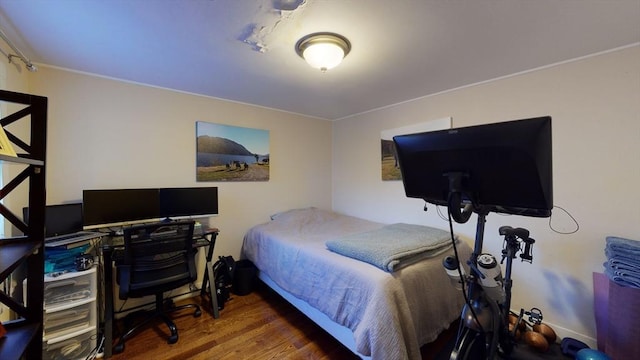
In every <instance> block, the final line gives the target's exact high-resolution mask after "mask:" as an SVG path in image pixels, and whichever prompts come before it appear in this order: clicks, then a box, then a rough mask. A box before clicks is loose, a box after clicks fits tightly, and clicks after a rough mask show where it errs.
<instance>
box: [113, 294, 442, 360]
mask: <svg viewBox="0 0 640 360" xmlns="http://www.w3.org/2000/svg"><path fill="white" fill-rule="evenodd" d="M195 299H199V298H193V299H190V300H191V301H192V302H193V301H194V300H195ZM196 301H199V300H196ZM187 302H189V301H187ZM173 319H174V320H175V323H176V326H177V327H178V334H179V340H178V342H177V343H176V344H173V345H169V344H167V343H166V336H167V334H168V329H167V327H166V325H164V323H162V322H159V323H157V324H156V325H155V326H150V327H148V328H147V329H145V330H144V331H142V332H140V333H138V334H137V335H135V336H134V337H132V338H131V339H130V340H129V341H127V343H126V346H125V350H124V352H123V353H121V354H118V355H114V356H113V359H115V360H124V359H127V360H135V359H144V360H151V359H163V360H165V359H166V360H170V359H175V360H184V359H216V360H223V359H252V360H263V359H340V360H343V359H344V360H350V359H359V357H357V356H355V355H354V354H353V353H352V352H351V351H349V350H348V349H347V348H345V347H343V346H342V345H341V344H340V343H339V342H338V341H337V340H335V339H334V338H333V337H331V335H329V334H328V333H326V332H325V331H324V330H322V329H321V328H320V327H318V326H317V325H316V324H315V323H313V322H312V321H311V320H309V319H308V318H307V317H306V316H305V315H303V314H302V313H300V312H299V311H298V310H296V309H295V308H294V307H293V306H292V305H290V304H289V303H288V302H286V301H285V300H284V299H282V298H281V297H280V296H279V295H277V294H276V293H275V292H273V291H271V290H270V289H269V288H267V287H266V286H265V285H263V284H262V285H260V286H258V289H256V291H254V292H252V293H251V294H249V295H246V296H233V298H232V299H231V300H230V301H229V302H227V303H226V304H225V308H224V310H222V311H221V312H220V318H219V319H213V317H212V316H211V315H210V313H209V312H207V311H204V310H203V313H202V316H200V317H198V318H194V317H193V316H192V313H191V312H190V310H184V311H182V312H181V313H176V314H173ZM451 336H452V331H451V328H450V331H447V332H446V333H444V334H443V335H442V336H441V338H439V339H438V340H436V341H435V342H434V343H432V344H429V345H425V346H424V347H423V348H422V349H421V350H422V353H423V360H431V359H433V356H434V354H436V353H438V352H439V351H440V350H441V349H442V347H443V346H444V345H443V344H444V343H446V341H447V340H448V339H449V338H450V337H451Z"/></svg>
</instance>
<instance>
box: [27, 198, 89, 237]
mask: <svg viewBox="0 0 640 360" xmlns="http://www.w3.org/2000/svg"><path fill="white" fill-rule="evenodd" d="M22 217H23V219H24V222H25V223H27V224H28V223H29V208H28V207H25V208H23V209H22ZM44 219H45V223H44V228H45V237H48V238H49V237H53V236H58V235H65V234H73V233H76V232H78V231H81V230H82V225H83V223H82V203H71V204H59V205H47V206H46V207H45V209H44Z"/></svg>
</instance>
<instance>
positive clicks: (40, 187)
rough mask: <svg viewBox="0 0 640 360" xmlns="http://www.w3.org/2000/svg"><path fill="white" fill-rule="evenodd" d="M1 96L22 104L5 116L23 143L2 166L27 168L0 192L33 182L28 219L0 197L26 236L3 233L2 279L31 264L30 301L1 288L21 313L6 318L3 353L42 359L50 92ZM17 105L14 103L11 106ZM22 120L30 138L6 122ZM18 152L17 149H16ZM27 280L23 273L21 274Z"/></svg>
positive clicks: (2, 298)
mask: <svg viewBox="0 0 640 360" xmlns="http://www.w3.org/2000/svg"><path fill="white" fill-rule="evenodd" d="M0 101H6V102H11V103H15V104H18V105H21V106H17V107H15V108H19V110H17V111H15V112H13V113H11V114H8V115H6V116H4V117H2V119H0V126H1V127H2V129H3V130H4V132H5V134H6V136H7V140H9V142H10V144H12V146H13V147H14V148H19V149H20V151H19V154H18V155H17V156H10V155H0V166H2V165H4V164H20V165H22V166H23V169H22V170H21V171H20V172H19V173H18V174H17V175H15V176H14V177H13V179H11V180H10V181H8V182H7V183H5V184H3V187H2V188H1V189H0V198H5V197H7V196H8V195H10V194H11V192H12V191H13V190H15V189H16V188H17V187H18V186H19V185H20V184H22V183H27V184H28V188H29V199H28V204H27V206H28V207H29V215H30V216H29V222H28V223H25V222H23V221H22V220H21V219H20V217H18V216H16V215H15V214H14V213H13V212H12V211H11V210H10V209H9V208H7V207H5V206H4V204H2V203H0V216H2V217H4V219H6V220H7V221H9V222H10V223H11V224H12V225H13V226H14V227H15V228H16V229H18V231H21V232H22V233H24V236H19V237H12V238H4V239H0V282H1V281H4V280H6V279H7V278H9V277H10V276H11V274H12V273H14V271H15V270H16V269H17V268H18V266H20V265H21V264H26V267H27V277H26V280H27V286H26V291H25V294H26V304H22V302H23V299H14V298H11V297H10V296H9V295H8V294H6V293H4V292H3V291H2V290H0V303H2V304H5V305H7V306H8V307H9V308H10V309H11V310H12V311H13V312H15V314H16V315H17V317H18V318H17V319H16V320H12V321H8V322H5V323H3V324H2V325H3V327H4V328H5V329H6V330H7V334H6V335H5V336H3V337H2V338H0V359H2V360H13V359H23V358H26V359H39V358H41V357H42V319H43V310H42V309H43V298H44V254H43V253H44V209H45V198H46V196H45V195H46V192H45V158H46V156H45V155H46V148H47V146H46V145H47V144H46V142H47V98H46V97H43V96H36V95H29V94H21V93H15V92H10V91H5V90H0ZM12 108H14V107H12ZM16 122H20V123H21V125H24V126H28V127H29V128H30V135H29V139H30V140H29V141H28V142H25V141H23V140H22V139H21V138H20V137H18V136H16V135H14V134H12V133H11V132H10V131H9V130H8V129H7V125H10V124H13V123H16ZM16 152H18V151H16ZM16 281H18V282H19V283H18V284H17V286H22V284H21V281H22V279H16Z"/></svg>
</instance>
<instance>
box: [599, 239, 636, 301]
mask: <svg viewBox="0 0 640 360" xmlns="http://www.w3.org/2000/svg"><path fill="white" fill-rule="evenodd" d="M604 253H605V255H606V256H607V262H605V263H604V269H605V270H604V273H605V274H607V276H608V277H609V279H611V280H612V281H615V282H616V283H617V284H618V285H621V286H626V287H633V288H640V241H636V240H629V239H623V238H619V237H615V236H609V237H607V245H606V247H605V250H604Z"/></svg>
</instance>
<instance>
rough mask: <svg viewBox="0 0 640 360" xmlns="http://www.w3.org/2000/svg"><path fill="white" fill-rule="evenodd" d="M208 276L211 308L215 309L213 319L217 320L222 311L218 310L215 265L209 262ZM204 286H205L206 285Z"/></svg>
mask: <svg viewBox="0 0 640 360" xmlns="http://www.w3.org/2000/svg"><path fill="white" fill-rule="evenodd" d="M207 274H208V276H209V295H210V298H211V308H212V309H213V318H214V319H217V318H219V317H220V310H218V292H217V291H216V282H215V278H214V277H213V264H212V263H211V261H207ZM202 285H203V286H205V284H202ZM203 289H204V288H203Z"/></svg>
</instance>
